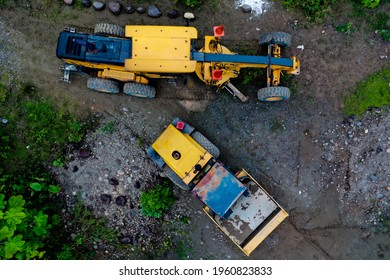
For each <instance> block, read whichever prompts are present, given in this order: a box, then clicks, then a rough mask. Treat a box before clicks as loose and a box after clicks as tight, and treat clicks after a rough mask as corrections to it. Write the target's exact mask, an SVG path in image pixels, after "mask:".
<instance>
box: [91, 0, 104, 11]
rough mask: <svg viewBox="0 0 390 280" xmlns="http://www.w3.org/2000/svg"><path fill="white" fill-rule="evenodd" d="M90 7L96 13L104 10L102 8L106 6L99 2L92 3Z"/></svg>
mask: <svg viewBox="0 0 390 280" xmlns="http://www.w3.org/2000/svg"><path fill="white" fill-rule="evenodd" d="M92 6H93V8H94V9H95V10H96V11H102V10H104V8H105V7H106V5H105V4H104V3H103V2H100V1H94V2H93V3H92Z"/></svg>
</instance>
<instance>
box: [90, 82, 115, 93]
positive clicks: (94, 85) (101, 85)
mask: <svg viewBox="0 0 390 280" xmlns="http://www.w3.org/2000/svg"><path fill="white" fill-rule="evenodd" d="M87 88H89V89H92V90H96V91H100V92H104V93H108V94H117V93H119V91H120V89H119V84H118V83H117V82H115V81H112V80H106V79H102V78H89V79H88V81H87Z"/></svg>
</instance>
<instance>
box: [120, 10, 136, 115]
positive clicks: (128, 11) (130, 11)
mask: <svg viewBox="0 0 390 280" xmlns="http://www.w3.org/2000/svg"><path fill="white" fill-rule="evenodd" d="M134 11H135V8H134V6H132V5H126V7H125V12H126V13H128V14H132V13H134ZM125 109H126V110H127V108H123V111H125ZM125 112H127V111H125Z"/></svg>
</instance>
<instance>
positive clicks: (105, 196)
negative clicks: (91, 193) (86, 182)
mask: <svg viewBox="0 0 390 280" xmlns="http://www.w3.org/2000/svg"><path fill="white" fill-rule="evenodd" d="M100 199H101V200H102V202H103V204H106V205H108V204H110V202H111V200H112V196H111V195H109V194H105V193H104V194H101V195H100Z"/></svg>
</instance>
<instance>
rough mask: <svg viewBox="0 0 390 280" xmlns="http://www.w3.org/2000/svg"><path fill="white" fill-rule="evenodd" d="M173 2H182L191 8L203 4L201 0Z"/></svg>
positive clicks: (177, 0) (176, 0)
mask: <svg viewBox="0 0 390 280" xmlns="http://www.w3.org/2000/svg"><path fill="white" fill-rule="evenodd" d="M175 2H177V3H182V4H184V5H186V6H188V7H191V8H194V7H199V6H200V5H202V4H203V0H175Z"/></svg>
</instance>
